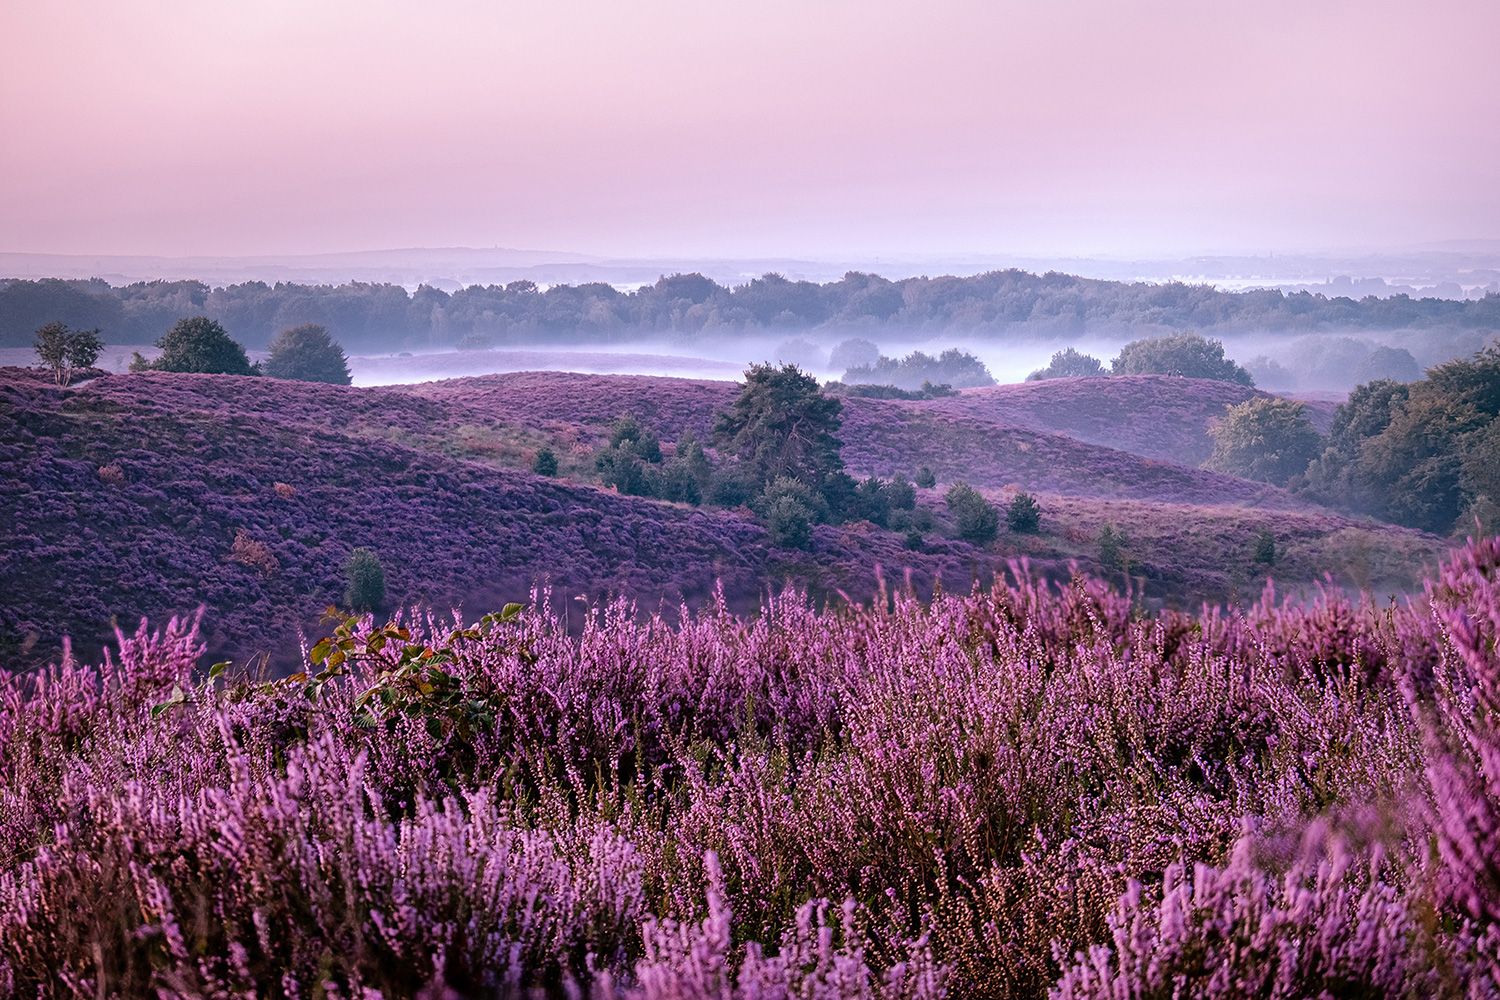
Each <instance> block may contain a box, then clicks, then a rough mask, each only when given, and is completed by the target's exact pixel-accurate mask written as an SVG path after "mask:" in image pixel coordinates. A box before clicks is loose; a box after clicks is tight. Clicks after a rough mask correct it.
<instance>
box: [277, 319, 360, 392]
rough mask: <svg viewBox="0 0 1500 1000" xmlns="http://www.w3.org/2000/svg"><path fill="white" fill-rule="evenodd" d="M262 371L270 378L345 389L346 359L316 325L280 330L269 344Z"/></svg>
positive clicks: (349, 380) (339, 349)
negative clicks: (316, 383) (269, 350)
mask: <svg viewBox="0 0 1500 1000" xmlns="http://www.w3.org/2000/svg"><path fill="white" fill-rule="evenodd" d="M264 371H265V373H266V374H267V375H269V376H271V377H272V378H286V379H295V380H296V381H299V382H326V383H328V384H329V385H349V384H350V383H351V382H353V381H354V380H353V379H352V378H351V377H350V375H349V359H348V358H347V357H345V355H344V349H343V348H342V347H340V346H339V345H338V343H337V342H336V341H334V339H333V338H332V337H330V336H329V335H328V331H327V330H326V329H325V328H324V327H321V326H319V325H318V324H316V323H306V324H304V325H302V326H294V327H292V328H290V329H287V330H282V331H281V332H280V333H278V334H277V335H276V339H275V340H273V341H271V356H270V357H269V358H267V359H266V363H265V365H264Z"/></svg>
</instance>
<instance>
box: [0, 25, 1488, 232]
mask: <svg viewBox="0 0 1500 1000" xmlns="http://www.w3.org/2000/svg"><path fill="white" fill-rule="evenodd" d="M1497 40H1500V2H1496V0H1426V2H1420V0H1409V2H1402V3H1394V2H1379V0H1368V2H1353V0H1347V2H1346V0H1285V2H1282V0H1271V2H1258V0H1237V2H1232V3H1231V2H1213V0H1171V2H1167V0H976V2H969V0H923V2H920V3H916V2H913V3H890V2H883V0H863V2H845V0H800V2H782V0H755V2H745V0H690V2H689V0H684V2H678V0H670V2H665V0H629V2H620V0H601V2H590V3H584V2H578V0H545V2H530V3H520V2H504V3H502V2H489V3H479V2H444V0H427V2H420V3H419V2H415V0H411V2H394V0H392V2H387V0H286V2H282V0H267V2H255V0H240V2H236V3H228V2H225V3H219V2H204V0H76V2H66V3H64V2H57V0H45V2H39V0H5V2H3V3H0V250H8V251H26V252H54V253H98V254H106V253H108V254H160V255H169V256H187V255H275V254H304V253H321V252H333V251H348V250H361V249H381V248H393V247H417V246H427V247H440V246H476V247H489V246H505V247H521V248H533V249H551V250H565V251H575V252H587V253H594V254H601V255H611V256H651V255H702V256H735V257H750V256H773V255H781V256H788V255H803V256H809V257H816V256H830V255H840V254H872V253H892V254H896V253H900V254H921V253H955V252H971V253H1007V252H1010V253H1018V254H1021V253H1028V254H1059V255H1060V254H1080V255H1127V256H1128V255H1145V254H1178V253H1184V254H1185V253H1199V252H1226V253H1227V252H1270V251H1275V252H1292V251H1303V250H1323V249H1354V248H1362V247H1369V248H1397V247H1410V246H1413V245H1418V244H1423V243H1427V242H1431V241H1441V240H1452V239H1479V238H1495V237H1500V58H1496V56H1495V45H1496V42H1497Z"/></svg>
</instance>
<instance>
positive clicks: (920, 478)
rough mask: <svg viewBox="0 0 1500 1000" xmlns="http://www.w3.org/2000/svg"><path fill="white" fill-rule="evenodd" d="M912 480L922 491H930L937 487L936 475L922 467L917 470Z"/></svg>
mask: <svg viewBox="0 0 1500 1000" xmlns="http://www.w3.org/2000/svg"><path fill="white" fill-rule="evenodd" d="M914 480H915V482H916V484H917V485H918V486H920V487H921V488H922V489H924V490H930V489H932V488H933V487H934V486H936V485H937V474H936V473H934V472H933V471H932V470H931V469H930V468H928V467H927V466H925V465H924V466H922V467H921V468H920V469H918V470H917V474H916V476H915V477H914Z"/></svg>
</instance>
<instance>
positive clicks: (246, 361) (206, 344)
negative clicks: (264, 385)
mask: <svg viewBox="0 0 1500 1000" xmlns="http://www.w3.org/2000/svg"><path fill="white" fill-rule="evenodd" d="M156 346H157V347H159V348H161V355H160V356H159V357H158V358H157V359H156V360H155V361H153V362H151V367H152V368H154V369H156V370H157V371H164V372H199V373H203V374H210V375H254V374H256V369H255V367H254V366H253V365H251V364H250V358H249V356H248V355H246V354H245V349H244V348H243V347H241V346H240V345H239V344H238V343H236V342H235V341H234V340H232V339H231V338H230V336H229V334H228V333H227V332H226V331H225V330H224V328H223V327H222V326H220V325H219V324H218V323H216V322H214V321H213V320H211V319H209V318H208V317H207V316H191V317H189V318H187V319H183V320H179V321H178V323H177V325H176V326H174V327H172V329H170V330H168V331H167V332H166V333H165V334H164V335H163V336H162V338H161V339H160V340H158V341H157V342H156ZM132 370H134V365H133V364H132Z"/></svg>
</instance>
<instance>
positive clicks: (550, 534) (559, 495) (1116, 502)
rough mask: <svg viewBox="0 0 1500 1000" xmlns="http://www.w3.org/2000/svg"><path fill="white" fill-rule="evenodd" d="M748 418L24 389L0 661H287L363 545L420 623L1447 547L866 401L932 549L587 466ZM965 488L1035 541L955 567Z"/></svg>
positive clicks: (0, 574)
mask: <svg viewBox="0 0 1500 1000" xmlns="http://www.w3.org/2000/svg"><path fill="white" fill-rule="evenodd" d="M734 392H735V387H734V385H733V383H724V382H703V381H693V380H686V379H666V378H646V377H603V376H579V375H568V374H559V373H523V374H518V375H508V376H494V377H486V378H477V379H462V380H454V381H451V382H443V383H429V384H423V385H418V386H394V387H384V388H371V389H356V388H349V387H339V386H326V385H317V384H309V383H292V382H284V381H277V380H272V379H260V378H235V377H229V376H200V375H173V374H167V373H159V372H153V373H145V374H140V375H108V376H103V377H99V378H95V379H93V380H90V381H87V382H85V383H82V384H79V385H75V386H73V387H71V388H68V389H62V390H60V389H58V388H56V387H55V386H52V385H51V384H50V383H49V382H48V381H47V380H46V379H45V378H42V377H41V376H39V375H38V374H36V373H34V372H28V371H23V370H18V369H9V370H5V371H4V372H0V542H3V544H0V654H3V655H5V657H6V660H7V662H15V660H16V657H17V656H18V655H19V656H21V657H23V658H25V659H35V658H37V657H44V656H47V655H50V653H51V651H52V650H53V649H55V647H56V643H57V642H58V641H59V639H60V637H61V636H63V635H64V634H72V635H74V636H75V637H77V638H78V640H79V641H80V643H82V644H83V645H84V646H92V645H96V644H97V642H98V640H100V639H101V638H104V637H105V636H106V635H107V632H108V623H109V622H110V620H111V619H112V618H117V619H118V620H119V621H121V622H125V623H130V622H132V621H134V620H136V619H137V618H139V617H140V616H143V615H144V616H149V617H151V618H153V619H157V620H160V619H162V618H164V617H165V616H167V615H169V614H174V613H184V612H191V611H192V610H193V609H194V608H195V607H196V606H197V605H199V604H203V605H205V606H207V607H208V608H209V610H210V612H211V613H210V615H209V619H208V620H209V622H210V625H211V628H212V629H213V631H212V632H211V633H210V634H209V636H208V639H209V641H210V644H211V645H212V647H213V649H214V652H215V653H216V654H220V655H233V656H236V657H238V658H241V659H243V658H244V657H245V656H247V655H250V654H253V653H256V652H261V651H269V652H274V653H276V654H277V655H278V656H285V655H286V654H287V653H289V652H292V653H294V652H295V648H294V647H295V643H294V638H295V635H296V632H297V630H298V629H299V628H304V629H311V628H313V627H315V622H316V617H317V615H318V613H319V612H320V611H321V609H322V608H323V607H325V606H326V605H328V604H330V603H333V602H336V601H338V600H340V598H341V596H342V587H343V576H344V574H343V564H344V561H345V560H346V558H347V556H348V553H349V552H350V550H351V549H353V548H354V547H356V546H366V547H369V548H372V549H374V550H376V551H377V552H378V553H379V554H380V556H381V558H382V561H383V562H384V564H385V568H386V572H387V575H388V578H389V583H390V592H391V595H392V598H393V600H396V601H402V602H406V601H422V602H427V603H431V604H433V605H436V606H438V607H451V606H454V605H458V604H462V605H463V606H465V607H469V608H474V609H478V608H488V607H491V606H494V605H496V604H499V603H504V602H505V601H508V600H511V599H513V598H516V597H518V596H523V595H524V594H525V593H526V592H527V591H528V589H529V588H530V587H531V586H532V585H533V583H537V582H542V583H547V582H550V583H551V584H553V585H554V587H555V596H556V597H557V598H558V599H559V600H562V601H564V602H566V601H570V600H572V599H573V598H574V597H578V596H583V597H586V598H595V597H599V596H602V595H604V594H606V593H621V594H626V595H628V596H630V597H632V598H634V599H636V600H638V601H640V602H641V604H642V605H643V606H646V607H650V606H654V605H656V604H657V603H658V602H660V601H667V602H677V601H687V602H689V603H696V602H699V601H702V600H703V599H705V598H706V597H707V596H708V595H709V594H711V593H712V591H713V588H714V586H715V584H716V582H722V585H723V588H724V592H725V596H726V599H727V600H728V601H729V602H730V604H731V605H732V606H733V607H736V608H738V609H741V610H743V609H747V608H751V607H753V606H754V605H755V604H756V603H757V602H758V601H759V599H760V598H761V596H763V595H764V593H765V592H766V590H767V589H769V588H774V587H779V586H780V585H782V584H784V583H785V582H787V581H794V582H796V583H798V584H799V585H802V586H805V587H807V588H809V589H810V591H811V592H812V593H813V594H814V596H816V597H820V598H823V597H831V596H833V595H837V594H843V595H847V596H848V597H850V598H852V599H855V600H863V599H865V598H867V597H869V596H870V595H871V594H872V593H874V592H875V591H876V590H877V589H878V588H879V586H880V585H881V584H880V580H881V578H882V574H883V575H884V577H885V578H887V579H890V580H892V581H894V582H897V583H900V582H901V581H903V579H909V581H910V584H911V586H912V587H913V588H914V590H915V591H916V592H917V593H918V594H926V593H930V592H931V589H932V587H933V585H934V584H935V583H936V582H938V581H939V580H941V581H942V584H943V586H944V587H945V588H947V589H950V590H951V589H954V588H957V589H967V588H968V586H969V585H970V583H971V582H972V581H973V580H974V579H975V578H976V577H977V578H981V579H983V578H988V577H989V576H990V575H991V574H992V573H993V572H995V571H996V570H997V569H998V568H1000V567H1003V566H1004V565H1005V563H1006V561H1007V560H1008V559H1010V558H1013V557H1019V556H1024V557H1026V558H1028V559H1030V560H1032V562H1033V564H1034V566H1035V567H1036V568H1037V569H1038V570H1040V571H1042V572H1044V573H1046V574H1049V575H1057V574H1064V573H1066V572H1067V565H1068V563H1069V562H1070V561H1074V560H1076V561H1077V562H1078V563H1079V564H1081V565H1082V566H1083V567H1085V568H1096V567H1097V565H1098V564H1097V558H1098V555H1099V551H1098V545H1097V537H1098V533H1099V530H1100V529H1101V528H1102V527H1103V526H1104V525H1105V524H1111V525H1114V526H1116V527H1118V528H1121V529H1123V530H1125V531H1126V532H1127V534H1128V536H1129V538H1130V539H1131V544H1130V550H1129V553H1128V554H1129V556H1130V559H1131V561H1132V563H1133V570H1132V572H1133V575H1134V576H1135V577H1136V578H1137V584H1138V590H1140V592H1141V593H1143V594H1144V596H1145V597H1146V598H1147V599H1149V600H1165V601H1167V602H1169V603H1176V604H1191V603H1196V602H1197V601H1199V600H1204V599H1207V600H1218V599H1224V598H1229V597H1233V596H1235V595H1239V594H1245V593H1248V592H1253V591H1254V590H1256V589H1257V588H1258V584H1257V583H1256V580H1258V579H1259V578H1260V577H1261V576H1263V574H1264V570H1265V567H1264V566H1261V565H1258V564H1255V563H1254V562H1253V561H1252V559H1251V545H1252V542H1253V539H1254V537H1255V535H1256V533H1257V532H1258V531H1260V530H1272V531H1273V532H1274V533H1275V534H1276V535H1277V539H1278V545H1279V547H1280V552H1281V555H1282V561H1281V562H1280V564H1279V565H1278V567H1277V575H1278V578H1279V579H1281V580H1283V581H1285V582H1286V583H1287V584H1289V585H1292V586H1296V585H1300V584H1306V583H1308V582H1310V581H1314V580H1316V579H1318V578H1319V577H1320V576H1321V575H1322V574H1323V573H1325V572H1333V573H1334V574H1335V575H1336V576H1338V577H1340V579H1344V580H1348V581H1352V582H1355V583H1360V584H1368V585H1371V586H1376V587H1379V588H1382V589H1385V590H1394V589H1400V588H1401V587H1402V586H1404V585H1406V584H1408V583H1409V582H1410V581H1411V580H1412V579H1413V578H1414V576H1415V574H1417V573H1418V572H1419V571H1420V570H1421V568H1422V566H1423V565H1424V564H1430V563H1431V561H1432V560H1433V559H1434V558H1435V556H1436V554H1437V553H1438V552H1439V551H1441V549H1442V548H1443V543H1442V542H1441V541H1440V540H1438V539H1435V538H1432V537H1430V536H1425V535H1420V534H1418V533H1416V532H1409V531H1401V530H1399V529H1395V528H1391V527H1389V526H1385V525H1379V524H1373V523H1369V522H1361V521H1357V520H1354V519H1350V518H1345V517H1341V516H1338V515H1335V514H1332V513H1331V512H1328V511H1326V510H1323V509H1321V508H1317V507H1313V506H1311V505H1309V504H1305V503H1302V502H1301V501H1299V500H1298V499H1297V498H1295V497H1292V496H1290V495H1288V494H1286V493H1285V492H1284V491H1281V490H1276V489H1273V488H1271V487H1267V486H1264V485H1263V484H1258V483H1250V482H1246V481H1244V480H1239V479H1235V478H1233V477H1229V476H1221V475H1217V474H1213V473H1208V472H1205V471H1202V470H1199V469H1194V468H1189V467H1186V466H1182V465H1177V464H1173V463H1170V462H1164V461H1159V460H1155V459H1149V458H1145V457H1142V456H1140V455H1135V454H1131V453H1129V452H1126V451H1119V450H1115V449H1110V448H1104V447H1100V446H1098V445H1094V444H1088V443H1085V442H1081V441H1078V440H1075V439H1073V438H1071V437H1068V436H1065V435H1062V434H1049V433H1043V432H1040V431H1037V430H1032V429H1026V428H1017V427H1010V426H1002V425H1001V424H999V423H997V422H995V421H994V420H993V419H988V418H983V417H979V416H971V415H967V414H964V413H962V412H950V411H949V410H945V409H944V408H941V407H935V406H932V405H931V404H929V403H907V402H899V401H885V400H870V399H854V400H849V401H848V403H847V405H846V408H845V424H844V430H843V439H844V442H845V444H844V456H845V460H846V462H847V463H848V465H849V467H850V469H851V470H852V471H854V472H856V473H858V474H860V475H865V474H870V473H878V474H882V475H889V474H892V473H905V474H910V473H911V472H913V471H915V469H916V468H918V467H920V466H922V465H929V466H931V467H933V468H934V469H935V470H936V471H937V472H938V475H939V477H940V480H941V481H940V483H939V488H938V489H936V490H924V491H921V493H920V497H919V504H920V505H921V506H922V508H924V509H925V510H926V511H928V512H930V514H931V515H932V517H933V518H934V520H935V521H936V524H935V527H934V529H933V530H931V531H928V532H926V534H925V537H924V538H923V540H922V544H921V547H920V548H919V549H918V550H910V549H908V548H906V539H905V537H904V535H903V534H901V533H898V532H894V531H887V530H884V529H879V528H876V527H874V526H873V525H870V524H867V523H863V522H861V523H856V524H850V525H845V526H841V527H828V526H824V527H820V528H818V529H817V532H816V538H815V545H814V548H813V551H811V552H808V553H801V552H793V551H789V550H783V549H777V548H774V547H772V546H771V545H770V544H769V543H768V540H767V537H766V535H765V532H764V531H763V530H762V528H761V527H760V526H759V524H758V523H757V522H756V521H755V519H754V518H753V517H751V516H750V515H749V514H748V512H745V511H729V510H717V509H707V508H691V507H686V506H681V505H674V504H668V503H664V502H659V501H654V500H646V499H640V498H631V497H623V496H619V495H617V494H615V493H613V492H610V491H606V490H603V489H600V488H598V487H597V486H595V485H592V481H593V480H594V472H593V463H592V452H593V449H594V448H596V447H598V445H599V444H600V443H601V441H602V440H603V439H604V437H605V435H606V434H607V430H608V427H609V425H610V424H611V423H612V422H613V421H614V420H615V419H616V418H617V417H618V416H619V415H620V414H622V413H631V414H634V415H636V416H638V417H640V418H641V419H642V420H645V421H647V422H648V423H650V424H652V425H653V426H655V427H656V428H657V429H658V430H659V432H660V433H661V434H662V436H663V438H664V439H665V440H667V441H669V442H670V441H672V440H673V439H674V438H677V437H679V436H680V435H681V434H682V433H684V432H685V431H689V430H691V431H693V432H694V433H697V434H700V435H704V436H706V435H707V432H708V430H709V427H710V426H711V422H712V418H713V414H714V412H715V411H716V410H717V409H719V408H720V407H722V406H723V405H725V404H726V403H727V402H728V401H729V400H730V399H731V398H732V397H733V395H734ZM981 402H982V399H981ZM542 444H546V445H549V446H552V447H554V448H556V449H557V450H559V452H560V453H561V454H562V457H563V463H562V464H563V478H560V479H545V478H539V477H536V476H533V475H531V474H530V473H529V472H528V471H526V470H527V468H528V467H529V462H530V457H531V455H532V453H533V451H534V449H535V448H536V447H539V446H540V445H542ZM958 479H964V480H967V481H969V482H972V483H974V484H976V485H978V486H980V487H982V488H985V489H987V490H989V492H990V493H991V495H992V496H993V497H994V498H995V499H997V500H1000V501H1004V500H1006V499H1007V498H1008V496H1009V492H1010V488H1012V487H1023V488H1027V489H1032V490H1036V491H1040V492H1042V493H1043V494H1044V495H1043V507H1044V518H1043V530H1042V533H1041V534H1040V535H1028V536H1022V535H1011V534H1002V537H1001V538H1000V540H999V541H998V542H996V543H995V544H993V545H990V546H987V547H984V548H982V549H981V548H976V547H974V546H971V545H969V544H967V543H964V542H961V541H957V540H954V539H953V538H952V534H953V531H952V525H951V524H950V523H949V522H948V520H947V514H946V511H945V508H944V504H943V500H942V491H943V489H944V488H945V487H946V485H947V483H949V482H951V481H954V480H958ZM1346 570H1348V571H1349V572H1346ZM1356 570H1357V571H1358V572H1355V571H1356ZM1142 587H1143V588H1144V589H1143V590H1141V588H1142Z"/></svg>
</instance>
